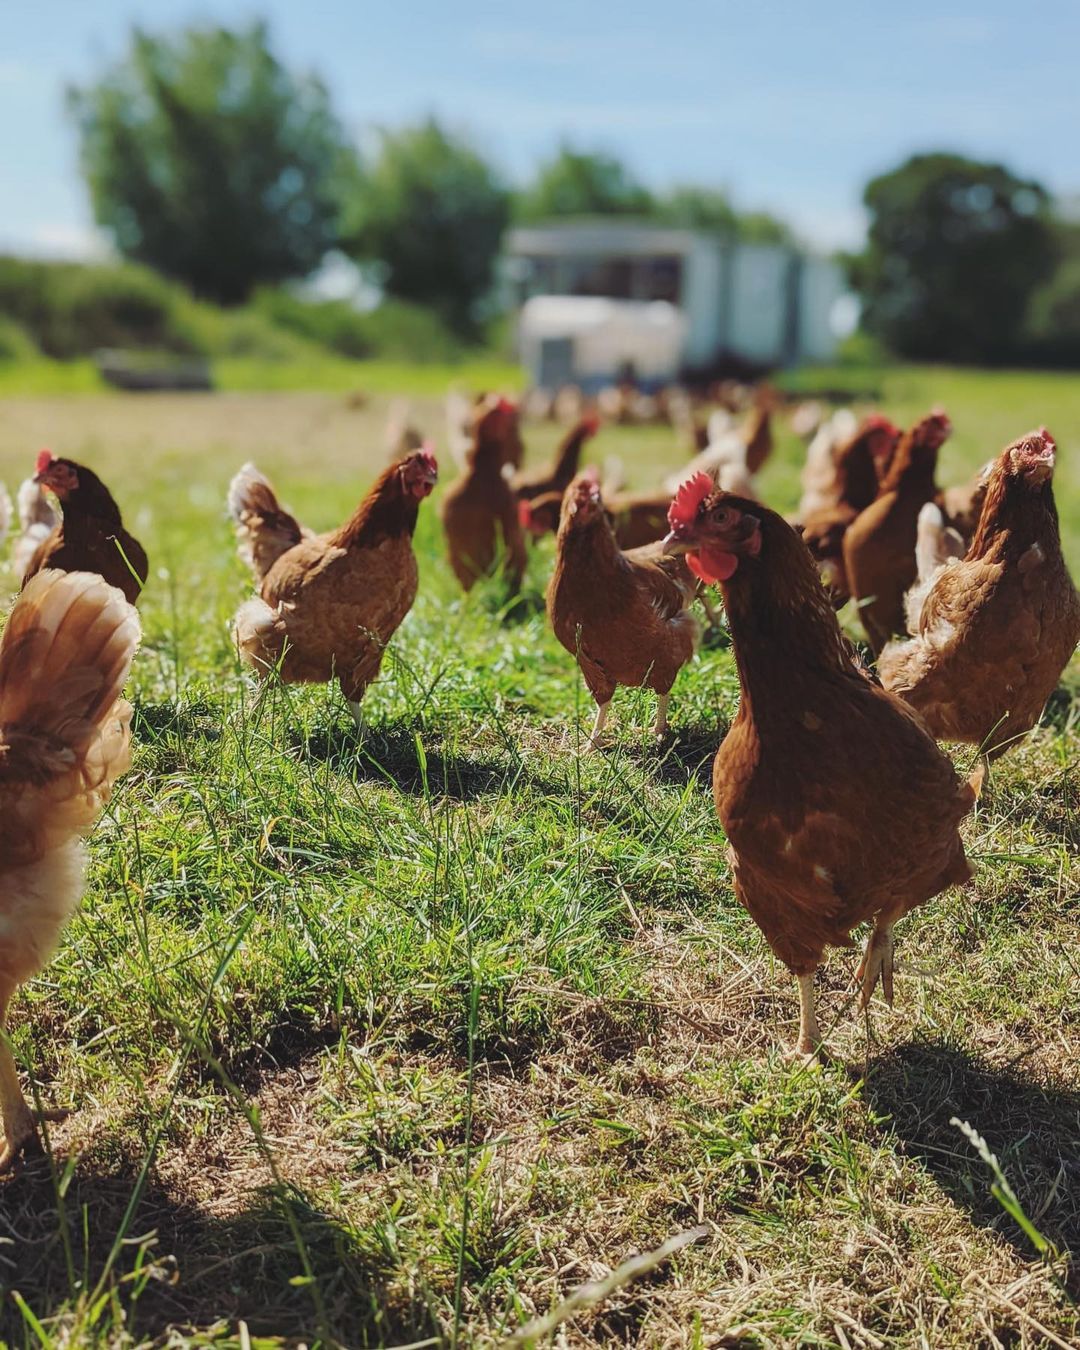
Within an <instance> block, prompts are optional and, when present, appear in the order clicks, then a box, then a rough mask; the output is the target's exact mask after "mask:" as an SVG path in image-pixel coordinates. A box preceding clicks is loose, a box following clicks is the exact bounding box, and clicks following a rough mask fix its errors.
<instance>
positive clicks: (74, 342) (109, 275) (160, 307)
mask: <svg viewBox="0 0 1080 1350" xmlns="http://www.w3.org/2000/svg"><path fill="white" fill-rule="evenodd" d="M183 298H184V293H183V292H182V291H181V290H180V288H179V287H177V286H174V285H172V284H171V283H169V282H167V281H165V280H163V279H162V278H161V277H158V276H156V275H155V274H154V273H153V272H151V271H150V270H149V269H147V268H145V267H135V266H131V265H126V264H120V265H112V266H109V265H107V266H88V265H85V264H81V263H48V262H35V261H29V260H26V259H22V258H0V315H3V316H4V317H5V318H8V319H13V320H14V321H15V322H16V323H18V324H20V325H21V326H22V327H23V328H24V329H25V330H26V332H27V333H28V334H29V336H30V338H31V340H32V341H33V342H34V343H35V344H36V346H37V347H39V348H40V349H41V351H42V352H44V353H45V355H46V356H53V357H57V358H60V359H64V360H66V359H70V358H71V357H75V356H85V355H88V354H89V353H90V352H93V351H96V350H97V349H98V348H99V347H144V348H154V349H157V350H160V351H171V352H177V353H183V354H191V353H197V352H198V351H199V350H200V348H199V346H198V343H197V341H196V339H195V336H194V334H193V333H192V331H191V330H190V327H189V326H188V325H187V324H185V322H184V321H183V318H182V315H181V302H182V300H183Z"/></svg>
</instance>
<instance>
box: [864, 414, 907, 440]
mask: <svg viewBox="0 0 1080 1350" xmlns="http://www.w3.org/2000/svg"><path fill="white" fill-rule="evenodd" d="M863 427H864V429H865V430H866V431H889V432H892V433H893V434H895V435H897V436H899V434H900V428H899V427H898V426H897V425H896V423H895V422H893V421H891V420H890V419H889V418H888V417H886V416H885V415H884V413H871V414H870V416H869V417H868V418H867V419H866V421H865V422H864V423H863Z"/></svg>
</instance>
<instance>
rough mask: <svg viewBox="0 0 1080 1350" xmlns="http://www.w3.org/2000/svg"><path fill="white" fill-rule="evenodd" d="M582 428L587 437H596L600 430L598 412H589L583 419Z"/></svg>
mask: <svg viewBox="0 0 1080 1350" xmlns="http://www.w3.org/2000/svg"><path fill="white" fill-rule="evenodd" d="M581 426H582V430H583V431H584V432H585V434H586V435H587V436H595V435H596V433H597V432H598V431H599V430H600V414H599V413H597V412H587V413H586V414H585V416H584V417H583V418H582V419H581Z"/></svg>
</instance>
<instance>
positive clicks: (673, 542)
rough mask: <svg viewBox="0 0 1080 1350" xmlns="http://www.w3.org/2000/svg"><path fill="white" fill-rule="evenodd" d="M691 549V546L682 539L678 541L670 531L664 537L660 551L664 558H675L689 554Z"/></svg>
mask: <svg viewBox="0 0 1080 1350" xmlns="http://www.w3.org/2000/svg"><path fill="white" fill-rule="evenodd" d="M691 547H692V545H690V544H688V543H687V542H686V541H685V540H684V539H680V538H679V536H678V535H677V534H676V533H675V531H674V530H672V532H671V533H670V534H668V535H665V536H664V540H663V543H662V544H661V547H660V551H661V552H662V553H663V555H664V557H665V558H677V557H679V555H680V554H682V553H689V552H690V549H691Z"/></svg>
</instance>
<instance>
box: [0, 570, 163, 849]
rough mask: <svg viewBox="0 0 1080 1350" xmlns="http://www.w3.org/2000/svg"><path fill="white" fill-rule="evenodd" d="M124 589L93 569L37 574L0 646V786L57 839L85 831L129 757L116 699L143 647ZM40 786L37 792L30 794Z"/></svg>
mask: <svg viewBox="0 0 1080 1350" xmlns="http://www.w3.org/2000/svg"><path fill="white" fill-rule="evenodd" d="M139 638H140V628H139V618H138V615H137V614H136V612H135V609H134V607H133V606H132V605H130V604H129V603H128V602H127V600H125V598H124V595H123V592H122V591H119V590H117V588H116V587H115V586H110V585H108V583H107V582H105V581H103V580H102V578H101V577H99V576H97V575H95V574H92V573H89V572H57V571H53V570H49V571H44V572H39V573H38V574H37V576H35V577H33V578H32V579H31V580H30V581H29V582H28V583H27V586H26V589H25V590H24V591H23V592H22V594H21V595H20V596H19V598H18V600H17V601H16V602H15V606H14V608H13V609H12V611H11V617H10V618H9V619H8V623H7V627H6V629H5V630H4V636H3V640H2V642H0V782H4V783H7V784H10V785H14V784H22V785H25V788H26V791H25V792H22V793H20V797H19V801H18V805H17V810H18V811H19V812H20V813H24V812H33V811H34V810H35V809H36V810H37V811H40V812H47V816H46V818H45V819H44V820H34V821H32V822H31V821H28V822H27V823H28V824H33V825H34V826H35V827H36V828H37V829H38V830H40V831H43V832H44V834H45V835H46V836H49V837H51V838H53V839H56V838H59V837H63V836H65V835H71V834H73V833H78V832H81V831H82V830H85V829H88V828H89V827H90V826H91V825H92V824H93V822H94V820H95V819H96V817H97V813H98V811H99V810H100V809H101V806H102V804H103V802H104V801H105V800H107V798H108V795H109V792H110V791H111V788H112V784H113V783H114V782H115V780H116V779H117V778H118V777H119V775H120V774H121V773H123V772H124V770H125V769H126V768H127V767H128V764H129V763H130V722H131V707H130V705H129V704H128V703H126V702H125V701H124V700H123V699H121V698H120V692H121V690H122V688H123V685H124V681H125V680H126V679H127V677H128V673H129V671H130V669H131V662H132V659H133V658H134V655H135V652H136V649H137V648H138V645H139ZM34 789H37V791H34Z"/></svg>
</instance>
